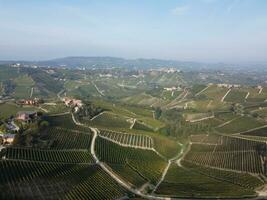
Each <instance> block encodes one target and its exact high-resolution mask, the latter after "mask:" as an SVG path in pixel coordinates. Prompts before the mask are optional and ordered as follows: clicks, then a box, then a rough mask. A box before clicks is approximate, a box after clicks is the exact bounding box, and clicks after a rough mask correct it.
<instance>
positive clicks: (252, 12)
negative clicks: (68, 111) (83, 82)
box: [0, 0, 267, 63]
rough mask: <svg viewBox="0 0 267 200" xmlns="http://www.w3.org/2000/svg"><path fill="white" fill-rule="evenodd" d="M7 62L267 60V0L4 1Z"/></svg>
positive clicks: (1, 54)
mask: <svg viewBox="0 0 267 200" xmlns="http://www.w3.org/2000/svg"><path fill="white" fill-rule="evenodd" d="M0 9H1V12H0V17H1V18H0V26H1V27H2V30H1V32H0V60H46V59H52V58H59V57H67V56H111V57H122V58H126V59H135V58H155V59H165V60H166V59H167V60H179V61H194V62H209V63H214V62H225V63H239V62H242V63H246V62H267V58H266V50H267V26H266V25H267V12H266V10H267V1H264V0H221V1H220V0H199V1H193V0H181V1H177V0H175V1H168V2H167V1H163V0H158V1H152V0H148V1H140V0H137V1H127V2H126V1H119V0H115V1H112V2H111V1H107V0H106V1H84V0H78V1H52V0H47V1H33V0H26V1H18V0H14V1H3V0H0Z"/></svg>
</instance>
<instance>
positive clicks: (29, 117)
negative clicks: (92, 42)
mask: <svg viewBox="0 0 267 200" xmlns="http://www.w3.org/2000/svg"><path fill="white" fill-rule="evenodd" d="M36 118H37V112H34V111H21V112H18V113H17V115H16V119H17V120H21V121H24V122H31V121H33V120H35V119H36Z"/></svg>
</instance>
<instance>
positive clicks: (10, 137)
mask: <svg viewBox="0 0 267 200" xmlns="http://www.w3.org/2000/svg"><path fill="white" fill-rule="evenodd" d="M15 136H16V134H10V133H1V134H0V141H1V143H2V144H4V145H10V144H12V143H13V141H14V139H15Z"/></svg>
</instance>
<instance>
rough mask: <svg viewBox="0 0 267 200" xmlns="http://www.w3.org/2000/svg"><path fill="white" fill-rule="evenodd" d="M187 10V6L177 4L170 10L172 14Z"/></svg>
mask: <svg viewBox="0 0 267 200" xmlns="http://www.w3.org/2000/svg"><path fill="white" fill-rule="evenodd" d="M188 10H189V6H186V5H185V6H177V7H176V8H174V9H172V10H171V13H172V14H173V15H184V14H185V13H186V12H187V11H188Z"/></svg>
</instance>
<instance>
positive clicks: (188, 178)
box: [156, 164, 255, 198]
mask: <svg viewBox="0 0 267 200" xmlns="http://www.w3.org/2000/svg"><path fill="white" fill-rule="evenodd" d="M156 193H157V194H164V195H168V196H172V197H187V198H199V197H203V196H205V197H206V198H220V197H242V196H250V195H254V194H255V193H254V192H253V190H250V189H247V188H244V187H241V186H239V185H236V184H232V183H229V182H225V181H222V180H218V179H215V178H213V177H210V176H206V175H203V174H201V173H198V172H196V171H193V170H190V169H187V168H182V167H179V166H177V165H176V164H172V165H171V166H170V168H169V170H168V172H167V175H166V177H165V179H164V181H163V182H162V183H161V184H160V185H159V187H158V189H157V190H156Z"/></svg>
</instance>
